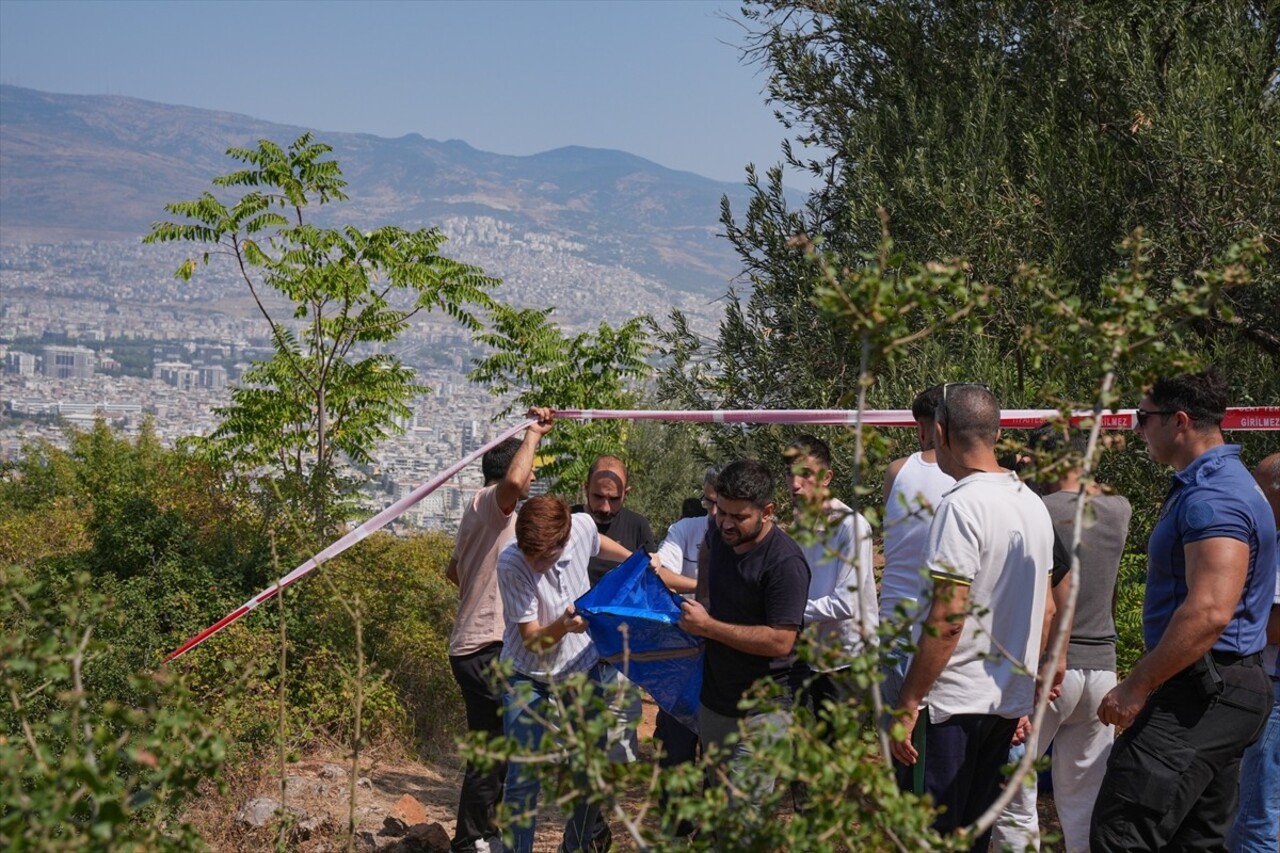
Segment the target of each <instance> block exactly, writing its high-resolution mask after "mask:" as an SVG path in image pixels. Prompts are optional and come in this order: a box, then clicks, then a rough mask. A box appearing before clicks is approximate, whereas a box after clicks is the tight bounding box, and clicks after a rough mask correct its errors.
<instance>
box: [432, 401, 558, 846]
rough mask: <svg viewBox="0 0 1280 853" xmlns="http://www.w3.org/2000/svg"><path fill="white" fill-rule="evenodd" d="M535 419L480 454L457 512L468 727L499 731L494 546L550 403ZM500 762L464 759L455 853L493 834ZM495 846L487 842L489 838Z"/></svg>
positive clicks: (543, 430)
mask: <svg viewBox="0 0 1280 853" xmlns="http://www.w3.org/2000/svg"><path fill="white" fill-rule="evenodd" d="M529 417H532V418H537V419H538V422H537V423H536V424H533V425H532V426H530V427H529V428H528V429H526V430H525V433H524V439H523V440H517V439H515V438H510V439H507V440H506V441H504V442H503V443H502V444H499V445H498V446H497V447H495V448H493V449H492V450H490V451H488V452H487V453H485V454H484V456H483V457H482V458H481V460H480V467H481V470H482V472H483V473H484V488H482V489H481V490H480V491H478V492H476V495H475V497H474V498H472V499H471V502H470V503H469V504H467V507H466V509H465V510H463V513H462V521H461V523H460V524H459V525H458V538H457V541H456V542H455V544H454V549H453V557H452V558H451V559H450V560H449V568H448V570H447V572H446V577H448V579H449V580H450V581H451V582H452V583H453V584H454V585H456V586H457V587H458V613H457V616H456V617H455V618H454V620H453V632H452V633H451V634H450V637H449V667H450V668H451V669H452V670H453V677H454V679H455V680H456V681H457V682H458V687H459V689H460V690H461V691H462V701H463V704H464V705H465V707H466V711H467V730H468V731H472V732H488V733H489V735H490V736H491V737H501V736H502V688H501V687H500V686H499V685H498V683H497V681H496V679H495V678H494V672H493V664H494V661H496V660H497V658H498V654H499V653H500V652H501V651H502V633H503V620H502V597H501V596H500V595H499V594H498V553H499V552H500V551H501V550H502V549H503V548H504V547H506V544H507V543H508V542H509V541H511V537H512V536H514V535H515V525H516V504H517V503H518V502H519V501H520V500H522V499H523V498H525V497H528V495H529V487H530V486H532V485H533V459H534V454H535V453H536V452H537V448H538V442H539V441H541V440H542V436H544V435H546V434H547V432H549V431H550V430H551V424H552V421H553V420H554V418H553V415H552V412H551V410H550V409H531V410H530V411H529ZM506 773H507V769H506V766H505V765H504V764H502V763H501V762H498V763H495V764H494V765H493V766H492V767H490V768H489V769H488V770H484V771H482V770H481V769H480V768H478V767H476V766H475V765H474V764H472V763H470V762H468V763H467V766H466V769H465V770H464V771H463V776H462V790H461V793H460V794H459V797H458V819H457V824H456V826H455V829H454V835H453V843H452V845H451V848H450V849H451V850H452V851H453V853H474V851H475V849H476V842H478V841H481V840H484V839H489V840H494V841H495V843H496V839H497V836H498V829H497V826H496V824H495V823H494V813H495V810H496V809H497V806H498V803H499V802H501V801H502V780H503V778H504V777H505V776H506ZM490 846H492V845H490Z"/></svg>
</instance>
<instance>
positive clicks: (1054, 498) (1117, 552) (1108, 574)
mask: <svg viewBox="0 0 1280 853" xmlns="http://www.w3.org/2000/svg"><path fill="white" fill-rule="evenodd" d="M1055 438H1057V440H1056V441H1055V440H1054V439H1055ZM1035 439H1036V440H1034V441H1033V443H1034V444H1037V445H1038V447H1039V449H1040V450H1042V451H1046V452H1049V453H1051V454H1054V455H1060V454H1058V453H1055V451H1058V450H1065V449H1066V448H1065V447H1063V446H1062V445H1063V442H1062V441H1061V439H1060V438H1058V434H1057V433H1037V434H1036V436H1035ZM1071 445H1072V448H1071V449H1072V450H1074V451H1075V452H1076V453H1077V454H1080V453H1082V452H1083V450H1084V436H1083V435H1075V436H1073V437H1072V439H1071ZM1080 473H1081V472H1080V469H1079V468H1074V469H1072V470H1069V471H1067V472H1066V473H1065V474H1063V475H1062V477H1061V479H1059V480H1057V482H1052V483H1047V484H1045V485H1044V491H1045V495H1044V504H1045V506H1046V507H1047V508H1048V510H1049V517H1050V518H1052V519H1053V532H1054V538H1055V540H1056V543H1055V547H1054V587H1053V597H1054V599H1055V601H1056V603H1057V610H1058V612H1062V610H1063V609H1064V608H1065V607H1066V606H1067V597H1068V595H1069V594H1070V591H1071V578H1070V576H1069V575H1067V574H1066V572H1067V570H1068V569H1070V559H1071V543H1072V542H1073V541H1074V535H1075V523H1076V506H1077V502H1078V501H1079V495H1080V479H1079V478H1080ZM1086 500H1087V502H1088V503H1087V505H1086V507H1085V516H1084V529H1083V532H1082V534H1081V536H1080V569H1079V570H1080V590H1079V593H1078V595H1077V598H1076V612H1075V618H1074V620H1073V622H1072V624H1071V633H1070V636H1069V639H1068V644H1067V647H1066V653H1067V656H1066V672H1065V674H1064V676H1063V680H1062V686H1061V690H1062V692H1061V693H1060V694H1059V695H1058V697H1057V698H1056V699H1054V700H1053V702H1051V703H1050V704H1049V708H1048V711H1047V713H1046V714H1045V719H1044V727H1043V729H1042V730H1041V732H1040V738H1039V747H1040V750H1041V752H1042V753H1043V752H1044V750H1045V749H1047V748H1048V746H1049V742H1050V741H1053V760H1052V763H1051V765H1050V766H1051V772H1052V774H1053V800H1054V805H1055V806H1056V808H1057V811H1058V818H1059V820H1060V821H1061V824H1062V834H1063V845H1064V847H1065V848H1066V849H1067V850H1068V851H1073V850H1088V849H1089V821H1090V818H1091V816H1092V814H1093V801H1094V797H1095V796H1096V795H1097V793H1098V787H1099V786H1100V785H1101V784H1102V777H1103V776H1104V775H1105V774H1106V769H1107V756H1108V755H1110V753H1111V744H1112V742H1113V740H1114V738H1115V731H1114V729H1112V728H1111V727H1110V726H1106V725H1103V724H1102V723H1101V722H1100V721H1099V720H1098V703H1099V702H1101V701H1102V697H1103V696H1105V695H1107V692H1108V691H1109V690H1111V688H1112V687H1114V686H1115V684H1116V623H1115V615H1114V612H1113V599H1114V595H1115V586H1116V575H1117V573H1118V571H1119V568H1120V557H1121V555H1122V554H1123V553H1124V546H1125V540H1126V538H1127V537H1128V535H1129V519H1130V517H1131V516H1132V514H1133V511H1132V509H1131V508H1130V506H1129V501H1128V499H1127V498H1125V497H1122V496H1120V495H1107V494H1102V493H1101V491H1100V490H1099V489H1097V488H1096V487H1093V486H1091V487H1090V488H1089V489H1088V490H1087V491H1086ZM1048 642H1049V644H1051V643H1052V642H1053V636H1052V635H1051V636H1050V637H1049V641H1048ZM1047 647H1048V646H1047ZM1034 783H1035V778H1034V776H1033V777H1031V785H1030V787H1024V788H1022V789H1021V791H1020V792H1019V794H1018V796H1016V797H1015V798H1014V800H1013V802H1011V803H1010V804H1009V807H1008V808H1007V809H1005V811H1004V813H1003V814H1002V815H1001V816H1000V819H999V821H998V822H997V824H996V828H995V831H994V833H993V834H992V849H993V850H1003V849H1006V848H1008V849H1013V850H1025V849H1026V848H1027V847H1028V846H1031V847H1034V848H1036V849H1038V848H1039V843H1040V839H1039V825H1038V823H1039V822H1038V818H1037V815H1036V788H1035V784H1034Z"/></svg>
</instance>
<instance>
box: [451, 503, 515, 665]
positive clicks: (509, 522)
mask: <svg viewBox="0 0 1280 853" xmlns="http://www.w3.org/2000/svg"><path fill="white" fill-rule="evenodd" d="M515 532H516V514H515V513H514V512H510V513H507V512H503V511H502V507H500V506H498V484H497V483H494V484H491V485H488V486H485V487H484V488H483V489H481V490H480V491H478V492H476V494H475V497H473V498H472V499H471V503H469V504H467V508H466V509H465V510H464V511H463V513H462V521H461V522H460V523H459V524H458V538H457V541H456V542H455V544H454V546H453V556H454V559H455V560H457V561H458V614H457V616H456V617H455V618H454V620H453V631H452V633H451V634H450V635H449V654H451V655H454V656H460V655H468V654H471V653H472V652H477V651H479V650H480V649H482V648H484V647H485V646H488V645H492V644H493V643H499V642H501V641H502V634H503V627H504V626H503V620H502V596H501V595H499V593H498V572H497V567H498V554H499V553H500V552H501V551H502V549H503V548H504V547H506V544H507V543H508V542H510V541H511V539H512V537H514V536H515Z"/></svg>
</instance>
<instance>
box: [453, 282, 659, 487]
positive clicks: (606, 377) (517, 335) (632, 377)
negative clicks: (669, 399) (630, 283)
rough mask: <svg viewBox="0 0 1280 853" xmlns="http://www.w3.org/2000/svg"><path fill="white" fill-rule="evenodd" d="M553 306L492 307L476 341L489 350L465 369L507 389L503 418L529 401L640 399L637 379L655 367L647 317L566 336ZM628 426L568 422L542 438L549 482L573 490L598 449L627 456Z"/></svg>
mask: <svg viewBox="0 0 1280 853" xmlns="http://www.w3.org/2000/svg"><path fill="white" fill-rule="evenodd" d="M552 310H553V309H551V308H543V309H536V308H522V309H521V308H511V307H509V306H506V305H496V306H494V307H493V309H492V312H491V316H490V326H489V328H488V329H487V330H486V331H485V332H483V333H481V334H480V335H478V336H477V340H478V341H480V342H481V343H483V344H485V345H487V346H489V347H490V348H491V350H492V351H491V352H490V353H489V354H488V355H486V356H484V357H483V358H481V359H478V360H477V361H476V363H475V367H474V368H473V369H472V370H471V372H470V373H469V374H467V378H468V379H470V380H471V381H472V382H475V383H479V384H483V385H488V387H489V391H490V393H492V394H493V395H494V396H496V397H502V396H507V395H510V399H511V403H510V404H509V405H508V406H507V407H506V409H504V410H503V411H502V412H501V413H500V414H499V417H506V416H509V415H510V414H511V413H512V412H514V411H517V410H519V411H520V412H524V411H526V410H528V409H529V408H530V407H532V406H550V407H552V408H556V409H627V408H631V407H632V406H634V405H635V402H636V400H637V399H638V398H639V394H638V391H639V388H638V386H639V382H640V380H641V379H643V378H645V377H647V376H649V375H651V374H652V369H651V368H650V367H649V364H648V363H647V362H646V361H645V356H646V355H648V353H649V351H650V346H649V343H648V337H647V335H646V334H645V323H646V319H645V318H643V317H638V318H635V319H632V320H628V321H627V322H625V323H623V324H622V325H621V326H619V327H617V328H616V329H615V328H613V327H612V326H610V325H609V324H608V323H601V324H600V327H599V328H598V329H597V330H596V332H595V333H594V334H592V333H590V332H581V333H579V334H577V335H574V336H573V337H568V336H567V335H565V334H564V333H563V332H562V331H560V329H559V327H557V326H556V325H555V324H554V323H552V322H551V320H550V316H551V312H552ZM625 433H626V425H625V423H624V422H622V421H594V422H591V423H565V424H563V425H561V426H558V427H556V429H554V430H552V431H551V433H549V434H548V435H547V437H546V439H545V440H544V441H543V442H542V445H541V447H540V451H539V452H540V454H541V455H543V456H545V457H547V458H548V460H549V461H548V462H547V463H546V464H545V465H543V466H542V467H540V468H539V472H540V476H542V477H543V478H544V479H548V480H549V481H550V482H551V483H552V489H553V490H555V491H558V492H560V493H562V494H566V495H572V494H574V493H575V490H576V489H577V488H578V486H579V485H581V484H582V483H583V482H585V481H586V479H587V469H588V468H590V466H591V463H592V461H593V460H594V459H595V458H596V457H597V456H600V455H601V454H615V455H622V454H623V452H624V436H625Z"/></svg>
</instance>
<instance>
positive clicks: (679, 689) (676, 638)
mask: <svg viewBox="0 0 1280 853" xmlns="http://www.w3.org/2000/svg"><path fill="white" fill-rule="evenodd" d="M679 602H680V598H679V596H677V595H676V594H675V593H673V592H671V591H670V590H668V589H667V588H666V586H665V585H664V584H663V583H662V580H661V579H660V578H659V577H658V576H657V575H656V574H655V573H654V572H653V571H651V570H650V569H649V555H648V554H646V553H645V552H644V551H637V552H635V553H634V554H632V555H631V556H630V557H629V558H628V559H627V561H626V562H624V563H623V564H622V565H620V566H618V567H617V568H616V569H614V570H612V571H610V572H609V573H608V574H606V575H605V576H604V577H603V578H602V579H601V580H600V582H599V583H598V584H596V585H595V587H593V588H592V589H591V590H590V591H588V592H587V593H586V594H585V595H583V596H582V597H581V598H579V599H578V600H577V601H576V602H574V606H575V607H576V608H577V612H578V613H580V614H582V616H583V617H584V618H585V619H586V620H587V632H588V633H589V634H590V635H591V639H592V640H593V641H595V644H596V649H597V650H598V651H599V652H600V657H602V658H604V659H605V660H607V661H609V662H610V663H612V664H614V665H615V666H617V667H618V669H620V670H622V672H623V674H625V675H626V676H627V677H628V678H630V679H631V680H632V681H634V682H635V683H637V684H639V685H640V686H641V687H643V688H644V689H645V690H648V691H649V695H651V696H652V697H653V701H655V702H657V703H658V707H659V708H661V709H662V710H664V711H666V712H667V713H668V714H670V715H671V716H673V717H675V718H676V719H677V720H679V721H680V722H681V723H683V724H684V725H685V726H687V727H688V728H689V730H690V731H694V732H696V731H697V730H698V694H699V692H700V691H701V690H702V641H701V640H699V639H698V638H697V637H695V636H693V635H692V634H687V633H685V632H684V631H682V630H681V629H680V628H679V627H678V626H677V625H676V623H677V622H679V621H680V603H679ZM623 626H626V631H625V635H624V632H623Z"/></svg>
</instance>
